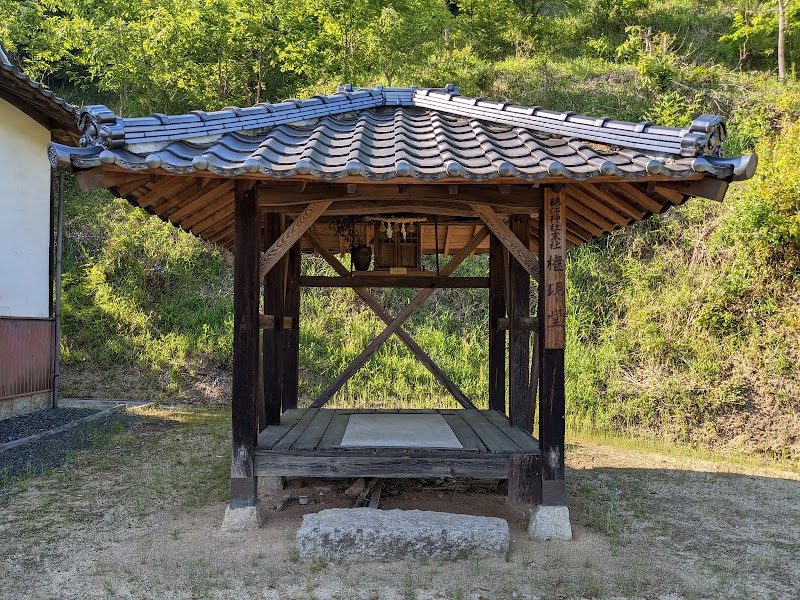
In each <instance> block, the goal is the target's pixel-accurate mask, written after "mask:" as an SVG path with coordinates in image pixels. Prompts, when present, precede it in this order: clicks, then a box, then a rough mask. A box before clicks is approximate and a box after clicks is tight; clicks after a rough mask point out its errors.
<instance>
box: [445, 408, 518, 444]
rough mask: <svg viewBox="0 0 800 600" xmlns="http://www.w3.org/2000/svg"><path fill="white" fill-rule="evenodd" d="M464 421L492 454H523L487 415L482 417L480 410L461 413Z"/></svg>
mask: <svg viewBox="0 0 800 600" xmlns="http://www.w3.org/2000/svg"><path fill="white" fill-rule="evenodd" d="M459 414H460V415H461V417H462V418H463V419H464V421H466V422H467V424H469V426H470V427H471V428H472V430H473V431H474V432H475V433H477V434H478V437H479V438H480V439H481V442H483V444H484V446H486V450H487V451H488V452H490V453H492V454H494V453H506V454H516V453H519V452H522V449H521V448H520V447H519V446H517V444H516V443H514V442H512V441H511V439H510V438H509V437H508V436H506V435H505V434H504V433H503V432H502V431H500V429H498V427H497V426H496V425H495V424H494V423H492V422H491V421H490V420H489V419H487V418H486V416H485V415H482V414H481V412H480V411H478V410H463V411H460V413H459Z"/></svg>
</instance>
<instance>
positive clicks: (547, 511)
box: [528, 506, 572, 540]
mask: <svg viewBox="0 0 800 600" xmlns="http://www.w3.org/2000/svg"><path fill="white" fill-rule="evenodd" d="M528 535H530V536H531V537H532V538H533V539H535V540H571V539H572V525H570V522H569V509H568V508H567V507H566V506H537V507H536V508H534V509H533V510H532V511H531V520H530V522H529V523H528Z"/></svg>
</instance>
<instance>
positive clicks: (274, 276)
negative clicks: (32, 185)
mask: <svg viewBox="0 0 800 600" xmlns="http://www.w3.org/2000/svg"><path fill="white" fill-rule="evenodd" d="M80 126H81V129H82V131H83V134H84V135H83V138H82V140H81V147H70V146H66V145H62V144H57V143H53V144H51V145H50V148H49V154H50V159H51V164H52V165H53V167H54V168H60V169H67V170H71V171H75V172H76V173H77V179H78V182H79V183H80V185H81V186H82V188H83V189H84V190H88V189H96V188H108V189H109V190H111V191H112V192H113V193H114V194H116V195H117V196H119V197H122V198H125V199H127V200H128V201H130V202H131V203H132V204H134V205H135V206H139V207H141V208H143V209H145V210H146V211H148V212H150V213H153V214H155V215H157V216H159V217H160V218H161V219H164V220H167V221H169V222H170V223H173V224H174V225H175V226H178V227H181V228H182V229H184V230H186V231H190V232H192V233H193V234H195V235H197V236H199V237H201V238H203V239H205V240H208V241H210V242H213V243H215V244H219V245H220V246H223V247H224V248H227V249H230V250H232V251H233V252H234V255H235V268H234V300H235V308H234V337H235V339H234V367H233V399H232V403H233V408H232V410H233V428H232V437H233V450H232V466H231V505H230V506H231V507H232V508H236V507H247V506H255V505H256V504H257V497H256V478H257V477H258V476H264V475H283V476H292V475H294V476H339V477H354V476H360V477H364V476H372V477H431V476H435V477H449V476H469V477H478V478H499V479H504V478H508V479H509V500H510V501H512V502H518V503H528V504H540V503H541V504H546V505H563V504H564V503H565V492H564V344H565V295H564V286H565V252H566V250H567V249H568V248H570V247H572V246H577V245H579V244H582V243H584V242H588V241H590V240H593V239H596V238H598V237H600V236H602V235H604V234H605V233H607V232H610V231H613V230H615V229H618V228H620V227H624V226H626V225H628V224H630V223H634V222H637V221H641V220H642V219H645V218H647V217H648V216H649V215H651V214H654V213H661V212H663V211H665V210H667V209H668V208H669V207H671V206H676V205H680V204H682V203H683V202H685V201H686V200H687V199H688V198H690V197H693V196H699V197H703V198H710V199H713V200H722V199H723V197H724V195H725V193H726V190H727V188H728V185H729V183H730V182H731V181H736V180H743V179H747V178H749V177H751V176H752V175H753V173H754V171H755V168H756V163H757V160H756V157H755V156H754V155H752V154H751V155H745V156H738V157H733V158H724V157H723V156H722V147H721V145H722V142H723V140H724V138H725V123H724V120H723V119H722V118H720V117H716V116H708V115H704V116H701V117H699V118H698V119H696V120H695V121H693V122H692V124H691V125H690V126H689V127H687V128H685V129H674V128H669V127H661V126H658V125H654V124H651V123H627V122H621V121H616V120H613V119H611V118H608V117H602V118H592V117H585V116H580V115H576V114H573V113H570V112H561V113H560V112H552V111H548V110H545V109H542V108H539V107H521V106H515V105H512V104H508V103H502V102H491V101H487V100H483V99H480V98H467V97H463V96H461V95H459V94H458V90H457V89H456V88H454V87H453V86H450V85H448V86H447V87H446V88H442V89H417V88H383V87H377V88H374V89H353V88H352V87H351V86H345V87H343V88H340V89H339V91H338V92H337V93H335V94H333V95H331V96H326V97H324V96H316V97H313V98H309V99H307V100H289V101H286V102H281V103H277V104H258V105H256V106H253V107H251V108H225V109H223V110H220V111H216V112H203V111H193V112H191V113H189V114H185V115H177V116H167V115H164V114H153V115H151V116H149V117H143V118H122V117H120V116H117V115H115V114H114V113H113V112H112V111H110V110H109V109H108V108H106V107H104V106H88V107H86V108H85V109H84V110H83V112H82V114H81V118H80ZM365 247H368V248H369V249H365ZM370 250H371V252H370ZM351 251H352V253H353V255H352V259H353V260H352V262H353V263H354V264H356V265H357V266H358V269H357V270H354V269H352V268H348V267H346V266H344V264H343V263H341V262H340V261H339V260H338V259H337V258H336V256H335V254H337V253H347V252H351ZM303 252H314V253H317V254H318V255H320V256H322V257H324V259H325V260H326V261H327V262H328V263H329V264H330V265H331V266H332V267H333V269H334V270H335V272H336V273H337V276H335V277H304V276H302V275H301V271H300V256H301V253H303ZM476 253H488V254H489V273H488V277H453V273H454V271H455V269H456V267H457V266H458V265H459V264H461V263H462V261H464V259H466V258H467V257H469V256H470V255H473V254H476ZM370 254H371V255H372V257H373V260H372V261H371V262H370ZM423 255H436V256H437V260H436V265H437V267H436V270H435V271H433V270H427V271H426V270H423V269H422V261H421V257H422V256H423ZM440 255H444V256H445V257H451V258H449V260H447V259H446V258H445V259H443V261H442V262H443V263H444V264H442V265H439V259H438V257H439V256H440ZM444 261H446V262H444ZM427 263H428V264H432V260H429V261H427ZM429 269H430V267H429ZM531 278H534V279H536V280H537V281H538V290H539V294H538V306H537V307H535V310H534V311H533V314H532V307H531V306H530V300H529V298H530V285H531ZM262 285H263V288H262ZM302 286H311V287H314V286H317V287H324V286H331V287H334V286H335V287H342V286H344V287H352V288H353V289H354V291H355V292H356V293H357V294H358V295H359V296H360V297H361V298H362V299H363V301H364V302H365V303H366V304H367V306H369V307H370V308H371V309H372V310H373V311H374V312H375V313H376V314H377V316H378V317H380V319H382V320H383V321H384V322H385V323H386V329H385V330H384V331H383V332H382V333H381V334H380V335H379V336H378V337H377V338H376V339H375V340H374V341H373V342H372V343H371V344H370V345H369V346H368V347H367V348H365V349H364V351H363V352H362V353H361V354H360V355H359V356H358V357H357V358H356V359H355V361H354V362H353V364H351V365H350V366H348V367H347V369H346V370H345V372H344V373H343V374H342V375H340V376H339V377H338V378H337V379H336V380H335V381H334V382H333V383H332V384H331V386H330V387H329V388H328V389H327V390H325V391H324V392H323V393H322V395H321V396H320V397H319V398H318V399H316V400H315V401H314V402H313V403H312V404H311V407H310V408H307V409H298V362H299V319H300V288H301V287H302ZM375 287H406V288H419V289H420V291H419V293H418V294H417V296H416V297H415V298H414V299H413V300H412V301H411V302H410V303H409V304H408V305H407V306H406V307H405V308H404V309H403V310H402V311H401V312H400V313H399V314H398V315H395V316H392V315H390V314H388V313H387V312H386V310H385V309H384V308H383V306H381V304H380V303H379V302H378V300H377V299H376V298H375V297H374V296H373V295H372V294H371V293H370V291H369V288H375ZM446 287H483V288H488V289H489V341H488V343H489V365H488V368H489V375H490V377H489V379H490V383H489V393H488V397H489V406H488V407H487V409H484V410H479V409H478V407H476V406H475V404H473V402H472V401H471V400H470V399H469V398H467V396H466V395H465V394H464V393H463V392H462V391H461V390H459V389H458V387H457V386H456V385H455V384H454V383H453V382H452V381H451V380H450V379H449V378H448V376H447V374H446V373H444V372H443V371H442V370H441V369H440V368H439V367H438V366H437V365H436V363H435V362H434V361H433V360H432V359H431V358H430V357H429V356H428V355H427V354H426V353H425V351H424V349H422V348H421V347H420V346H418V345H417V344H416V342H415V341H414V339H413V338H412V337H411V336H410V335H409V333H408V332H407V331H406V330H404V329H403V323H404V322H405V321H406V319H408V317H409V316H410V315H411V314H412V313H413V312H414V311H415V310H416V309H417V308H418V307H419V306H420V305H421V304H422V303H423V302H424V301H425V300H426V299H428V298H429V297H431V296H432V295H433V294H434V293H435V292H436V290H437V289H438V288H446ZM262 289H263V314H260V312H261V307H262V302H261V298H260V294H261V291H262ZM392 334H396V335H397V336H399V337H400V339H401V340H402V341H403V342H404V343H405V344H406V345H407V346H408V348H409V349H410V350H411V352H412V353H414V355H415V356H416V357H417V358H418V359H419V360H420V361H421V362H422V363H423V364H424V365H425V366H426V367H427V368H428V369H429V370H430V371H431V372H432V374H433V375H434V376H435V377H436V379H437V380H438V381H439V382H440V383H442V385H443V386H444V387H445V388H446V389H447V390H449V391H450V392H451V393H452V394H453V396H454V397H455V398H456V400H457V401H458V402H459V403H460V404H461V406H463V410H451V411H445V410H440V411H413V410H408V411H405V410H401V411H385V412H388V413H390V414H388V415H387V416H384V422H386V419H387V418H388V420H389V422H390V421H391V419H393V418H396V419H400V417H404V418H406V417H407V415H409V414H411V415H414V414H415V413H426V412H427V413H431V412H433V413H436V414H435V415H434V417H435V418H436V419H438V420H439V422H442V421H443V422H444V423H446V425H447V427H448V428H449V429H448V431H449V432H452V434H454V436H455V438H456V439H457V443H455V444H450V445H448V446H447V447H444V446H442V447H440V446H439V445H438V444H436V443H433V444H431V443H427V444H424V445H418V444H415V443H414V442H413V441H411V438H410V437H409V441H408V443H405V444H404V443H403V442H402V440H401V442H400V443H398V442H397V440H393V441H392V442H391V443H389V442H388V441H384V440H383V439H377V440H374V441H373V442H372V444H371V445H363V444H362V445H354V444H350V443H348V442H347V440H348V439H349V438H348V435H349V434H348V432H349V431H350V427H351V425H352V423H351V421H353V419H354V416H355V415H356V414H357V413H359V412H361V413H363V412H376V411H355V410H330V409H325V408H324V406H325V403H326V402H327V401H328V400H329V399H330V398H331V397H332V396H333V395H334V394H335V392H336V391H337V390H338V389H339V388H340V387H341V385H342V384H343V383H344V382H345V381H346V380H347V378H348V377H349V376H350V375H352V373H354V372H355V371H356V369H358V368H359V367H361V366H362V365H363V364H364V363H365V362H366V361H367V359H368V358H369V357H370V356H371V355H372V353H373V352H374V351H375V350H376V349H377V348H378V347H379V346H380V344H382V343H383V342H384V341H385V340H386V339H387V338H388V337H389V336H391V335H392ZM262 335H263V343H262V339H261V338H262ZM531 336H533V339H534V343H533V351H532V352H531ZM531 355H532V356H531ZM537 390H538V395H537ZM537 396H538V415H537V412H536V411H535V403H536V399H537ZM378 412H380V411H378ZM392 415H396V417H393V416H392ZM404 415H405V416H404ZM535 416H538V425H539V428H538V431H539V439H538V440H536V439H534V438H533V436H532V434H531V432H532V431H533V423H534V417H535ZM409 431H410V430H409ZM409 435H410V433H409ZM387 436H388V432H387ZM387 440H388V437H387Z"/></svg>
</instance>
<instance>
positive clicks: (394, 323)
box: [311, 227, 489, 408]
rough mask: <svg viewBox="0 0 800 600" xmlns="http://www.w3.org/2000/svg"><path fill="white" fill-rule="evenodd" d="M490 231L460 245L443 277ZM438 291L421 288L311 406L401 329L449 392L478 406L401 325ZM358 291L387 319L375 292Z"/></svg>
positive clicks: (338, 386) (323, 400)
mask: <svg viewBox="0 0 800 600" xmlns="http://www.w3.org/2000/svg"><path fill="white" fill-rule="evenodd" d="M487 235H489V230H488V229H487V228H486V227H482V228H481V230H480V231H479V232H478V233H477V234H476V235H475V236H474V237H473V238H472V240H471V241H470V242H469V243H468V244H467V245H466V246H464V247H463V248H462V249H461V251H460V252H459V253H458V254H457V255H456V256H454V257H453V258H452V259H451V260H450V262H448V263H447V264H446V265H445V266H444V268H443V269H442V270H441V276H442V277H449V276H450V275H451V274H452V273H453V271H455V270H456V268H457V267H458V266H459V265H460V264H461V263H462V262H464V259H466V258H467V257H468V256H469V255H470V254H471V253H472V252H473V250H475V248H477V247H478V245H479V244H480V243H481V242H482V241H483V240H485V239H486V236H487ZM334 260H335V257H334ZM336 262H339V261H336ZM339 264H340V266H342V265H341V263H339ZM334 268H336V267H335V266H334ZM435 291H436V288H429V289H424V290H422V291H420V292H419V293H418V294H417V295H416V296H415V297H414V299H413V300H412V301H411V302H409V303H408V305H406V307H405V308H404V309H403V310H401V311H400V313H399V314H398V315H397V316H396V317H395V318H394V319H392V320H391V322H389V323H388V325H387V327H386V329H384V330H383V331H382V332H381V333H380V335H378V337H376V338H375V339H374V340H373V341H372V343H371V344H370V345H369V346H367V347H366V348H364V350H362V352H361V354H359V355H358V356H357V357H356V358H355V359H354V360H353V362H351V363H350V364H349V365H348V366H347V368H346V369H345V370H344V371H343V372H342V373H341V374H340V375H339V376H338V377H337V378H336V379H335V380H334V381H333V383H331V385H329V386H328V388H327V389H326V390H325V391H323V392H322V394H320V396H319V398H317V399H316V401H314V403H313V404H312V405H311V407H312V408H321V407H322V406H324V405H325V404H326V403H327V402H328V400H330V399H331V398H332V397H333V396H334V394H335V393H336V392H338V391H339V389H341V387H342V386H343V385H344V384H345V382H347V380H348V379H350V378H351V377H352V376H353V374H354V373H355V372H356V371H358V369H360V368H361V367H362V366H364V364H365V363H366V362H367V360H369V358H370V357H371V356H372V355H373V354H374V353H375V351H376V350H377V349H378V348H380V347H381V345H382V344H383V343H384V342H385V341H386V340H387V339H389V337H390V336H391V335H392V334H393V333H395V332H398V336H399V337H400V338H401V339H402V340H403V341H404V342H405V343H406V344H407V345H408V346H409V348H410V349H411V351H412V352H414V354H415V355H416V356H417V358H419V359H420V360H421V361H422V363H423V364H424V365H425V366H426V367H428V369H430V370H431V372H432V373H433V374H434V376H435V377H436V378H437V380H439V381H440V382H441V383H442V384H443V385H445V387H447V389H448V391H450V393H452V394H453V395H454V396H455V397H456V400H458V401H459V403H461V405H462V406H463V407H464V408H475V405H474V404H472V402H470V401H469V399H468V398H467V397H466V396H464V395H463V393H461V394H460V395H461V398H459V396H458V395H456V393H455V392H454V390H458V388H457V387H455V384H452V382H450V383H451V384H452V388H451V387H448V386H447V384H446V383H445V381H450V380H449V379H448V378H447V376H446V375H444V373H442V372H441V370H440V369H439V368H438V367H437V366H436V363H434V362H433V360H432V359H431V358H430V357H429V356H428V355H427V354H425V353H424V351H423V350H422V348H419V346H417V344H416V342H414V341H413V338H411V336H409V335H408V333H406V332H405V331H404V330H403V329H401V325H402V324H403V323H405V321H406V320H407V319H408V318H409V317H410V316H411V315H412V314H413V313H414V311H415V310H417V308H419V307H420V305H421V304H422V303H423V302H425V300H427V299H428V298H430V297H431V295H433V293H434V292H435ZM361 292H364V294H365V296H366V297H365V296H361ZM356 293H358V294H359V295H360V296H361V297H362V298H364V301H365V302H366V303H367V304H368V305H370V308H372V309H373V310H375V312H376V313H377V314H378V316H379V317H380V318H381V319H383V320H384V321H387V320H388V318H389V315H387V314H386V312H385V311H384V310H383V307H382V306H381V305H380V303H378V301H377V300H375V298H374V297H373V296H372V295H370V294H369V293H368V292H366V290H361V291H359V289H358V288H357V289H356ZM367 298H369V299H370V300H368V299H367ZM372 304H374V305H375V306H374V307H373V306H372ZM376 308H379V309H380V310H379V311H378V310H376ZM400 332H402V333H400ZM409 341H410V342H411V343H410V344H409ZM415 347H416V348H419V351H420V353H421V354H417V352H415ZM421 356H424V357H426V358H427V359H428V360H429V361H430V362H427V361H426V360H423V359H422V358H421ZM437 371H438V373H437ZM439 374H441V376H442V378H440V377H439ZM459 392H460V390H459ZM465 401H466V402H465Z"/></svg>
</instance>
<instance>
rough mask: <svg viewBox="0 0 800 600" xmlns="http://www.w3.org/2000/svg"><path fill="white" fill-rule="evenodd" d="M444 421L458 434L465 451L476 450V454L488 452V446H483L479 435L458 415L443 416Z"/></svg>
mask: <svg viewBox="0 0 800 600" xmlns="http://www.w3.org/2000/svg"><path fill="white" fill-rule="evenodd" d="M459 412H460V411H459ZM442 416H443V417H444V420H445V421H447V424H448V425H449V426H450V429H452V430H453V433H455V434H456V437H457V438H458V441H459V442H461V445H462V446H464V449H465V450H474V451H476V452H486V446H484V445H483V443H482V442H481V440H480V438H479V437H478V434H477V433H475V432H474V431H473V430H472V428H471V427H470V426H469V425H468V424H467V422H466V421H464V419H462V418H461V416H460V415H458V414H447V415H442Z"/></svg>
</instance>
